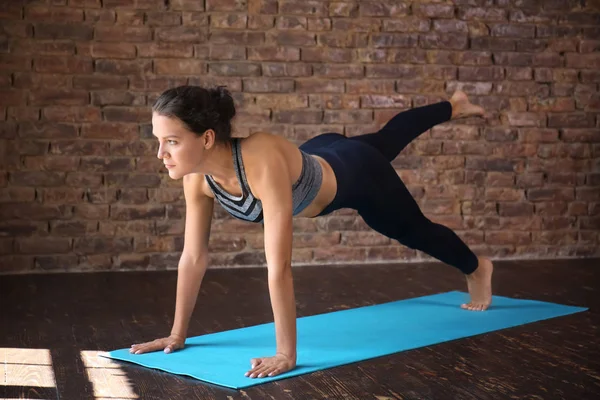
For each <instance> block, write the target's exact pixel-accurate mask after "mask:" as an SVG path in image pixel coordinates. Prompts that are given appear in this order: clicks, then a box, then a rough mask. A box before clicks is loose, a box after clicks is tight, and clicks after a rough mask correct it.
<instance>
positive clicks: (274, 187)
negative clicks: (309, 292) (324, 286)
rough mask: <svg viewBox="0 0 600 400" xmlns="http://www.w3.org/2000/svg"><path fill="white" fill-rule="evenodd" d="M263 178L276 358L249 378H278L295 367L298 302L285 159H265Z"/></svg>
mask: <svg viewBox="0 0 600 400" xmlns="http://www.w3.org/2000/svg"><path fill="white" fill-rule="evenodd" d="M260 168H261V171H262V174H261V175H260V178H259V179H257V180H256V181H255V182H256V184H255V185H254V188H255V190H256V194H257V196H258V197H259V198H260V200H261V203H262V206H263V222H264V237H265V239H264V240H265V254H266V259H267V266H268V279H269V294H270V297H271V307H272V309H273V317H274V322H275V336H276V341H277V350H276V352H277V354H276V356H275V357H271V358H259V359H255V360H253V361H254V362H253V364H255V366H254V367H253V368H252V370H250V371H249V372H248V373H247V375H249V376H251V377H254V376H253V374H256V376H260V374H261V373H262V374H263V376H267V375H269V374H271V375H276V374H278V373H281V372H285V371H287V370H290V369H292V368H294V367H295V365H296V299H295V296H294V284H293V279H292V232H293V229H292V228H293V220H292V218H293V210H292V207H293V205H292V183H291V182H290V177H289V173H288V167H287V162H286V160H285V159H284V158H283V155H281V154H279V153H277V152H273V153H271V154H269V155H268V156H267V157H264V158H263V162H262V165H261V167H260Z"/></svg>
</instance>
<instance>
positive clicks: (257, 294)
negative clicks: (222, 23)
mask: <svg viewBox="0 0 600 400" xmlns="http://www.w3.org/2000/svg"><path fill="white" fill-rule="evenodd" d="M175 284H176V273H175V272H173V271H169V272H132V273H99V274H63V275H33V276H0V385H1V386H0V398H2V399H4V398H7V399H12V398H28V399H61V400H85V399H112V400H114V399H144V400H150V399H160V400H175V399H185V400H190V399H227V400H229V399H277V400H279V399H302V400H305V399H360V400H364V399H374V400H387V399H544V400H545V399H577V400H581V399H593V398H596V399H597V398H600V346H599V345H600V331H599V329H598V328H599V326H600V312H599V310H600V260H599V259H587V260H555V261H505V262H496V271H495V280H494V290H495V294H498V295H502V296H510V297H515V298H528V299H536V300H542V301H553V302H559V303H563V304H567V305H577V306H585V307H589V308H590V310H589V311H587V312H583V313H578V314H574V315H570V316H566V317H560V318H555V319H550V320H546V321H541V322H537V323H532V324H528V325H524V326H519V327H515V328H511V329H506V330H502V331H498V332H494V333H489V334H485V335H479V336H475V337H471V338H466V339H461V340H456V341H452V342H448V343H442V344H439V345H435V346H430V347H425V348H421V349H416V350H411V351H406V352H402V353H398V354H394V355H391V356H386V357H380V358H377V359H372V360H368V361H363V362H360V363H355V364H351V365H345V366H342V367H338V368H333V369H329V370H325V371H320V372H316V373H312V374H308V375H303V376H300V377H295V378H290V379H284V380H280V381H276V382H272V383H266V384H263V385H259V386H254V387H251V388H248V389H245V390H240V391H236V390H231V389H226V388H222V387H219V386H215V385H210V384H206V383H203V382H201V381H198V380H195V379H192V378H187V377H180V376H177V375H172V374H168V373H164V372H161V371H156V370H151V369H147V368H144V367H140V366H136V365H132V364H128V363H123V362H116V361H112V360H107V359H103V358H101V357H97V356H96V355H97V353H98V351H106V350H112V349H116V348H123V347H129V346H130V345H131V344H132V343H139V342H142V341H147V340H152V339H155V338H156V337H159V336H163V335H165V334H168V332H170V328H171V323H172V318H173V311H174V301H175ZM295 284H296V293H297V294H296V297H297V302H298V316H307V315H312V314H318V313H324V312H330V311H335V310H340V309H346V308H353V307H360V306H366V305H372V304H378V303H384V302H388V301H394V300H400V299H406V298H412V297H416V296H424V295H428V294H434V293H439V292H445V291H449V290H457V289H458V290H465V282H464V278H463V277H462V276H461V275H460V273H458V271H456V270H454V269H452V268H451V267H448V266H444V265H441V264H408V265H406V264H405V265H373V266H368V267H365V266H362V267H356V266H347V267H346V266H344V267H298V268H296V269H295ZM271 321H272V315H271V309H270V304H269V297H268V292H267V282H266V270H265V269H237V270H209V272H208V273H207V275H206V278H205V282H204V284H203V288H202V290H201V295H200V297H199V301H198V305H197V307H196V310H195V313H194V316H193V319H192V322H191V326H190V335H191V336H196V335H202V334H206V333H211V332H216V331H222V330H228V329H234V328H239V327H244V326H249V325H255V324H261V323H265V322H271ZM2 379H4V380H2Z"/></svg>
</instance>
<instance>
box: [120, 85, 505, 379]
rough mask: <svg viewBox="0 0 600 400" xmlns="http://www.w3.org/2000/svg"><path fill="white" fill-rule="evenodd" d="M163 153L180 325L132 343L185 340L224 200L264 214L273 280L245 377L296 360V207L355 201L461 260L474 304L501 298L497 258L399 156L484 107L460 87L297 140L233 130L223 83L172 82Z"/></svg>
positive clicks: (156, 117) (235, 211)
mask: <svg viewBox="0 0 600 400" xmlns="http://www.w3.org/2000/svg"><path fill="white" fill-rule="evenodd" d="M152 109H153V116H152V125H153V129H154V132H153V134H154V135H155V136H156V137H157V138H158V140H159V150H158V158H159V159H161V160H162V161H163V162H164V164H165V167H166V168H167V169H168V170H169V176H170V177H171V178H173V179H180V178H183V188H184V195H185V201H186V221H185V238H184V239H185V241H184V248H183V251H182V255H181V259H180V262H179V267H178V282H177V301H176V310H175V320H174V324H173V329H172V332H171V335H170V336H169V337H167V338H161V339H157V340H154V341H152V342H148V343H143V344H135V345H133V346H132V347H131V349H130V352H131V353H135V354H141V353H145V352H149V351H156V350H162V349H164V351H165V352H166V353H170V352H172V351H174V350H176V349H180V348H183V347H184V343H185V338H186V334H187V328H188V322H189V319H190V316H191V314H192V311H193V308H194V305H195V302H196V298H197V295H198V291H199V289H200V283H201V281H202V278H203V276H204V273H205V271H206V267H207V263H208V241H209V233H210V224H211V218H212V212H213V204H214V200H215V199H216V200H217V201H218V202H220V203H221V205H222V206H223V207H224V208H225V209H226V210H227V211H228V212H229V213H230V214H231V215H233V216H234V217H236V218H239V219H243V220H247V221H251V222H262V223H263V224H264V241H265V254H266V260H267V265H268V284H269V293H270V298H271V304H272V309H273V315H274V322H275V335H276V342H277V343H276V345H277V351H276V354H275V356H273V357H261V358H255V359H252V360H251V369H250V370H249V371H248V372H247V373H246V376H249V377H251V378H255V377H259V378H260V377H265V376H275V375H278V374H280V373H283V372H286V371H289V370H290V369H292V368H294V367H295V365H296V309H295V298H294V289H293V283H292V272H291V254H292V218H293V217H294V216H297V217H317V216H321V215H326V214H329V213H331V212H332V211H334V210H337V209H340V208H352V209H355V210H357V212H358V213H359V215H360V216H361V217H362V218H363V219H364V220H365V222H366V223H367V224H368V225H369V226H370V227H372V228H373V229H374V230H375V231H377V232H379V233H381V234H383V235H386V236H388V237H390V238H392V239H395V240H397V241H398V242H400V243H402V244H404V245H406V246H408V247H410V248H413V249H418V250H421V251H423V252H425V253H427V254H429V255H431V256H433V257H435V258H437V259H439V260H441V261H443V262H445V263H447V264H449V265H452V266H454V267H456V268H458V269H459V270H460V271H462V272H463V273H464V274H465V276H466V279H467V286H468V290H469V293H470V296H471V301H470V302H469V303H468V304H463V305H462V307H463V308H465V309H468V310H485V309H487V308H488V306H489V305H490V302H491V298H492V290H491V277H492V269H493V267H492V263H491V261H490V260H488V259H486V258H482V257H477V256H475V254H473V252H472V251H471V250H470V249H469V248H468V247H467V246H466V245H465V244H464V243H463V241H462V240H461V239H460V238H459V237H458V236H457V235H456V234H455V233H454V232H452V231H451V230H450V229H448V228H447V227H444V226H442V225H439V224H435V223H433V222H431V221H430V220H428V219H427V218H426V217H425V216H424V215H423V213H422V212H421V211H420V209H419V207H418V205H417V203H416V202H415V200H414V199H413V198H412V196H411V194H410V192H409V191H408V190H407V188H406V186H404V184H403V183H402V181H401V180H400V178H399V177H398V175H397V173H396V171H395V170H394V168H393V167H392V166H391V164H390V162H391V161H392V160H393V159H394V158H395V157H396V156H397V155H398V153H399V152H400V151H401V150H402V149H403V148H404V147H405V146H406V145H407V144H408V143H410V142H411V141H412V140H413V139H414V138H416V137H417V136H419V135H420V134H421V133H423V132H425V131H427V130H428V129H430V128H431V127H433V126H435V125H437V124H440V123H443V122H445V121H448V120H450V119H456V118H463V117H470V116H482V115H483V112H484V110H483V109H482V108H481V107H479V106H476V105H473V104H471V103H470V102H469V100H468V98H467V96H466V95H465V94H464V93H463V92H460V91H457V92H456V93H455V94H454V95H453V96H452V98H451V99H450V100H449V101H443V102H440V103H437V104H432V105H428V106H424V107H419V108H414V109H412V110H408V111H405V112H402V113H399V114H398V115H396V116H395V117H394V118H392V119H391V120H390V121H389V122H388V123H387V124H386V125H385V126H384V127H383V128H382V129H381V130H380V131H378V132H376V133H370V134H366V135H362V136H356V137H351V138H347V137H345V136H343V135H340V134H337V133H326V134H322V135H318V136H316V137H314V138H312V139H310V140H308V141H307V142H306V143H304V144H302V145H301V146H300V147H299V148H298V147H297V146H295V145H294V144H293V143H291V142H289V141H288V140H286V139H284V138H282V137H280V136H275V135H271V134H269V133H264V132H259V133H255V134H252V135H251V136H249V137H247V138H244V139H239V138H232V137H231V119H232V118H233V117H234V115H235V107H234V104H233V99H232V98H231V95H230V93H229V92H228V91H227V90H226V89H224V88H223V87H219V88H216V89H205V88H201V87H193V86H183V87H178V88H174V89H169V90H167V91H165V92H164V93H163V94H162V95H161V96H160V97H159V98H158V100H157V101H156V103H155V104H154V106H153V108H152Z"/></svg>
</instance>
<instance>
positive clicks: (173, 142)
mask: <svg viewBox="0 0 600 400" xmlns="http://www.w3.org/2000/svg"><path fill="white" fill-rule="evenodd" d="M168 142H169V144H177V142H176V141H174V140H168Z"/></svg>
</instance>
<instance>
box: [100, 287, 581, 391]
mask: <svg viewBox="0 0 600 400" xmlns="http://www.w3.org/2000/svg"><path fill="white" fill-rule="evenodd" d="M468 300H469V295H468V294H467V293H463V292H458V291H453V292H447V293H441V294H435V295H431V296H424V297H417V298H412V299H407V300H400V301H394V302H390V303H384V304H379V305H373V306H366V307H360V308H354V309H350V310H342V311H336V312H331V313H327V314H319V315H313V316H308V317H302V318H298V320H297V335H298V345H297V366H296V368H295V369H293V370H292V371H289V372H286V373H283V374H281V375H278V376H274V377H267V378H254V379H252V378H248V377H246V376H244V374H245V373H246V371H248V370H249V369H250V359H251V358H255V357H264V356H267V357H268V356H272V355H274V354H275V328H274V324H273V323H272V322H271V323H268V324H262V325H256V326H250V327H247V328H240V329H234V330H230V331H224V332H218V333H211V334H207V335H202V336H196V337H191V338H188V339H187V340H186V347H185V349H183V350H178V351H175V352H173V353H171V354H165V353H164V352H162V351H159V352H154V353H146V354H137V355H135V354H130V353H129V348H126V349H119V350H115V351H111V352H108V353H105V354H104V355H103V356H104V357H107V358H112V359H115V360H122V361H128V362H132V363H135V364H139V365H143V366H145V367H149V368H155V369H159V370H163V371H166V372H170V373H173V374H179V375H188V376H191V377H193V378H196V379H200V380H202V381H206V382H210V383H213V384H217V385H221V386H226V387H230V388H234V389H241V388H245V387H249V386H254V385H260V384H263V383H266V382H271V381H275V380H279V379H284V378H289V377H292V376H297V375H302V374H306V373H309V372H314V371H318V370H322V369H326V368H331V367H335V366H338V365H344V364H349V363H353V362H357V361H361V360H367V359H370V358H374V357H380V356H385V355H388V354H393V353H397V352H400V351H404V350H409V349H415V348H418V347H424V346H430V345H433V344H436V343H442V342H447V341H450V340H455V339H460V338H465V337H469V336H474V335H479V334H482V333H486V332H493V331H496V330H500V329H505V328H510V327H513V326H517V325H522V324H527V323H530V322H535V321H541V320H545V319H549V318H555V317H560V316H564V315H569V314H574V313H577V312H581V311H585V310H587V308H583V307H572V306H565V305H561V304H555V303H547V302H542V301H534V300H518V299H512V298H508V297H501V296H493V303H492V306H491V308H490V309H488V310H487V311H484V312H481V311H468V310H463V309H461V308H460V305H461V304H463V303H465V302H467V301H468Z"/></svg>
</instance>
